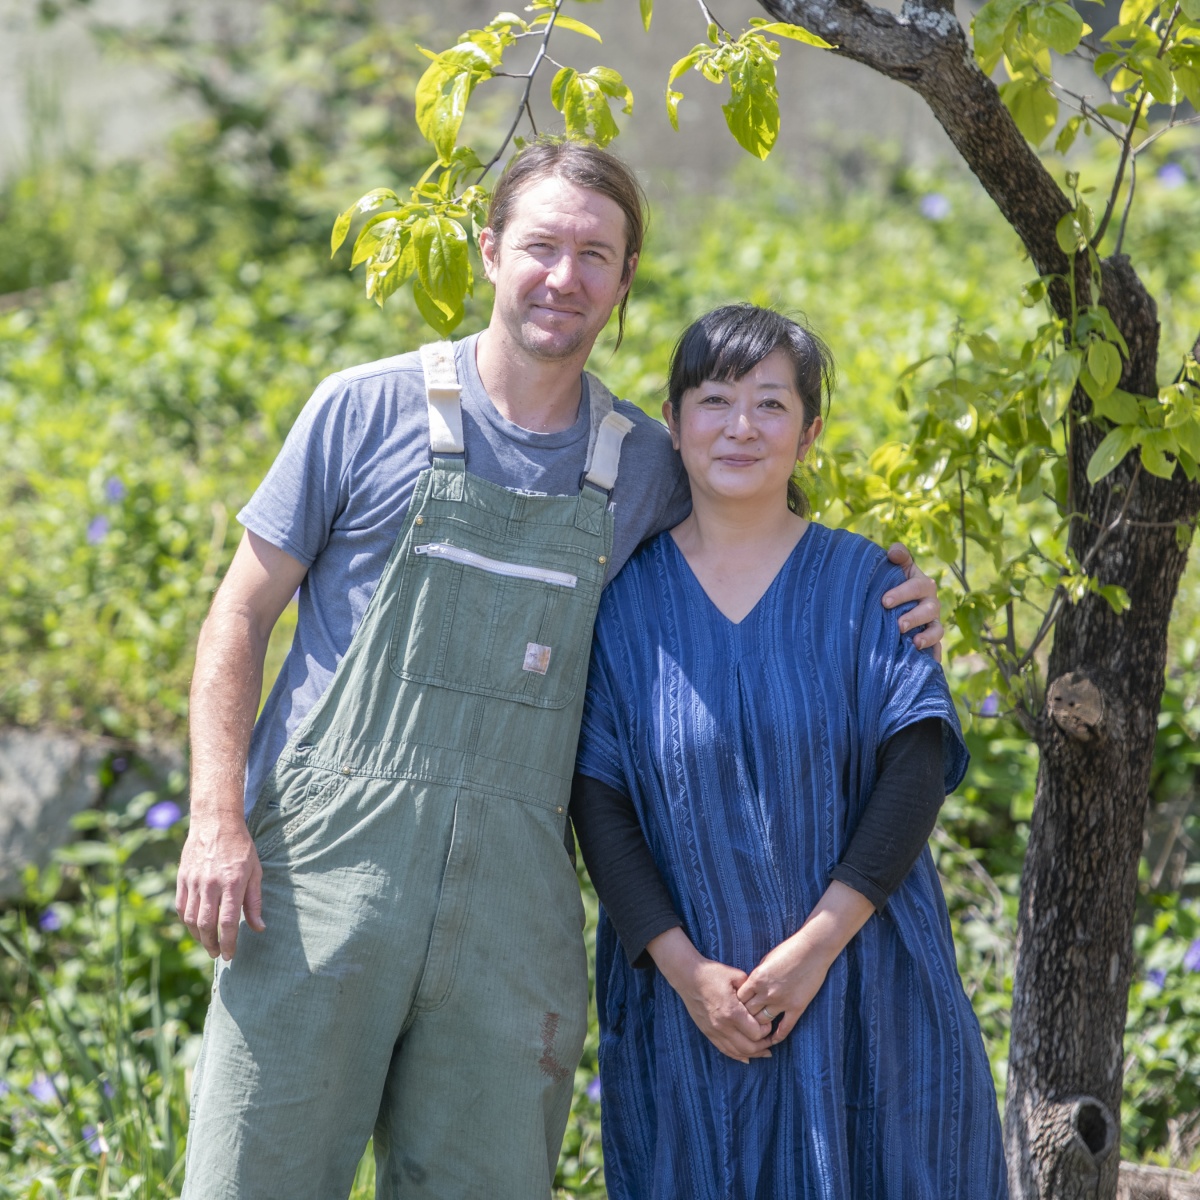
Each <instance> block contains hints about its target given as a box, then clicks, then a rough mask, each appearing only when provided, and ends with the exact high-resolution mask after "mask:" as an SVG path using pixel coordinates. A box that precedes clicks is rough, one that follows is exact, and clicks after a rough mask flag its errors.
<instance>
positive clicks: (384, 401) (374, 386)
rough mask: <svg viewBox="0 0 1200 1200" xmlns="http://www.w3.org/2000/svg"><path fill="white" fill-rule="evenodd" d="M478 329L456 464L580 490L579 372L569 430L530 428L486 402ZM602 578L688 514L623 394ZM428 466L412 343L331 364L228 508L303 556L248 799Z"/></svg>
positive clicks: (344, 634)
mask: <svg viewBox="0 0 1200 1200" xmlns="http://www.w3.org/2000/svg"><path fill="white" fill-rule="evenodd" d="M477 336H478V335H475V336H472V337H468V338H464V339H463V340H462V341H460V342H458V343H457V346H456V354H457V362H458V374H459V380H460V382H461V383H462V388H463V392H462V415H463V442H464V445H465V448H466V461H467V469H468V470H469V471H470V472H471V473H472V474H475V475H478V476H481V477H482V478H484V479H487V480H490V481H491V482H493V483H498V484H500V485H501V486H502V487H507V488H512V489H514V490H519V491H524V492H534V493H542V494H546V495H553V496H560V495H571V494H573V493H575V492H578V490H579V486H580V479H581V477H582V475H583V469H584V463H585V459H586V457H587V446H588V434H589V431H590V417H589V413H590V410H589V403H588V385H587V376H584V380H585V385H584V388H583V399H582V402H581V404H580V406H579V416H578V418H577V419H576V421H575V424H574V425H572V426H571V428H570V429H565V430H562V431H560V432H558V433H533V432H531V431H529V430H527V429H522V428H520V426H517V425H514V424H512V423H511V422H510V421H506V420H505V419H504V418H503V417H502V416H501V415H500V414H499V413H498V412H497V411H496V408H495V406H494V405H493V404H492V402H491V400H490V399H489V398H488V395H487V392H486V391H485V390H484V387H483V383H482V382H481V380H480V378H479V370H478V368H477V367H476V365H475V341H476V337H477ZM616 408H617V409H618V411H620V412H622V413H623V414H624V415H625V416H627V417H629V418H630V419H631V420H632V421H633V423H634V427H633V429H632V431H631V432H630V433H629V434H628V436H627V437H626V438H625V442H624V444H623V446H622V448H621V462H620V470H619V472H618V475H617V483H616V487H615V488H614V489H613V495H612V509H613V516H614V521H615V529H614V535H613V551H612V555H611V558H610V562H609V569H608V571H609V573H608V578H609V579H611V578H612V576H613V575H614V574H615V573H616V571H618V570H619V569H620V568H621V566H622V565H623V564H624V562H625V560H626V559H627V558H628V557H629V556H630V555H631V554H632V553H633V551H634V550H635V549H637V547H638V545H639V544H640V543H642V542H643V541H645V540H646V538H648V537H651V536H652V535H653V534H655V533H658V532H659V531H660V530H662V529H668V528H670V527H671V526H673V525H677V524H678V523H679V522H680V521H681V520H683V518H684V517H685V516H686V515H687V512H688V509H689V507H690V500H689V497H688V490H687V477H686V475H685V474H684V471H683V466H682V464H681V463H680V461H679V457H678V455H677V454H676V453H675V451H674V450H673V449H672V448H671V442H670V439H669V438H668V436H667V433H666V430H664V429H663V427H662V426H661V425H660V424H659V423H658V422H657V421H655V420H653V419H652V418H651V417H648V416H646V414H645V413H643V412H642V411H641V409H639V408H637V407H636V406H634V405H633V404H630V403H629V402H628V401H625V400H618V401H616ZM429 464H430V453H429V417H428V410H427V407H426V402H425V383H424V376H423V374H422V371H421V360H420V357H419V355H418V354H416V353H413V354H401V355H398V356H396V357H395V358H386V359H383V360H381V361H380V362H374V363H367V364H366V365H365V366H361V367H354V368H353V369H351V370H347V371H341V372H339V373H338V374H337V375H332V376H330V377H329V378H328V379H326V380H325V381H324V382H322V383H321V385H320V386H319V387H318V388H317V390H316V392H314V393H313V396H312V398H311V399H310V400H309V402H308V403H307V404H306V405H305V406H304V409H303V411H302V412H301V413H300V416H299V417H298V418H297V419H296V423H295V425H293V426H292V429H291V432H290V433H289V434H288V436H287V439H286V441H285V442H284V444H283V449H282V450H281V451H280V453H279V457H278V458H277V459H276V460H275V462H274V463H273V464H272V466H271V469H270V470H269V471H268V472H267V475H266V478H265V479H264V480H263V481H262V483H261V484H260V485H259V488H258V490H257V491H256V492H255V493H254V495H253V496H252V497H251V498H250V502H249V503H248V504H247V505H246V507H245V508H244V509H242V511H241V512H240V513H239V514H238V520H239V521H240V522H241V523H242V524H243V525H244V526H245V527H246V528H247V529H249V530H251V531H252V532H253V533H256V534H258V536H259V537H261V538H263V539H264V540H266V541H268V542H270V543H271V544H272V545H273V546H277V547H278V548H279V549H281V550H284V551H286V552H287V553H288V554H290V555H291V556H292V557H293V558H296V559H299V560H300V562H302V563H305V564H307V566H308V574H307V576H305V579H304V583H303V584H302V585H301V587H300V595H299V612H298V614H297V624H296V635H295V638H294V640H293V641H292V646H291V649H290V651H289V652H288V656H287V659H286V660H285V661H284V664H283V667H282V669H281V670H280V673H279V678H278V679H277V680H276V681H275V686H274V687H273V688H272V689H271V694H270V696H269V697H268V698H267V702H266V704H265V705H264V706H263V710H262V713H261V715H260V716H259V719H258V723H257V724H256V725H255V727H254V734H253V737H252V738H251V741H250V757H249V761H248V763H247V767H246V811H247V813H249V811H250V808H251V807H252V806H253V803H254V800H255V798H256V797H257V796H258V792H259V790H260V788H261V787H262V784H263V781H264V780H265V779H266V776H267V775H268V773H269V772H270V770H271V768H272V767H273V766H274V764H275V762H276V760H277V759H278V758H279V755H280V752H281V751H282V750H283V747H284V746H285V745H286V744H287V740H288V738H289V737H290V736H291V734H292V732H293V731H294V730H295V729H296V727H297V726H298V725H299V723H300V722H301V720H302V719H303V718H304V716H305V714H306V713H307V712H308V711H309V709H310V708H311V707H312V706H313V704H315V703H316V701H317V700H318V699H319V698H320V696H321V694H322V693H323V692H324V691H325V689H326V688H327V687H328V686H329V683H330V681H331V680H332V679H333V673H334V671H335V670H336V668H337V665H338V663H339V662H340V661H341V659H342V657H343V656H344V655H345V653H346V650H347V649H348V648H349V646H350V639H351V638H352V637H353V636H354V631H355V630H356V629H357V628H358V625H359V622H360V621H361V620H362V617H363V613H364V612H365V611H366V608H367V604H368V603H369V602H370V599H371V594H372V593H373V592H374V591H375V587H376V585H377V584H378V583H379V579H380V576H381V575H382V574H383V568H384V564H385V563H386V562H387V558H388V555H389V553H390V552H391V549H392V546H393V545H394V544H395V541H396V538H397V536H398V535H399V533H400V527H401V525H402V524H403V522H404V517H405V514H406V513H407V512H408V505H409V501H410V499H411V498H412V493H413V487H414V485H415V484H416V481H417V476H418V475H419V474H420V473H421V472H422V471H423V470H424V469H425V468H426V467H428V466H429Z"/></svg>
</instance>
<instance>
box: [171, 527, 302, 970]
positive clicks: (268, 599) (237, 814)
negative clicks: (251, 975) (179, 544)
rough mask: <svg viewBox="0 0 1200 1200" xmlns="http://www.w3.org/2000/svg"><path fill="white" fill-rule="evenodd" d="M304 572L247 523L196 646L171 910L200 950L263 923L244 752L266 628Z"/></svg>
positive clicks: (229, 945) (212, 949)
mask: <svg viewBox="0 0 1200 1200" xmlns="http://www.w3.org/2000/svg"><path fill="white" fill-rule="evenodd" d="M307 570H308V568H307V567H306V566H305V565H304V564H303V563H302V562H299V561H297V560H296V559H294V558H292V556H291V555H290V554H287V553H286V552H285V551H283V550H280V549H278V547H276V546H272V545H271V544H270V543H269V542H266V541H264V540H263V539H262V538H260V537H258V535H257V534H253V533H250V532H249V531H247V532H246V535H245V536H244V537H243V538H242V543H241V545H240V546H238V548H237V553H236V554H235V555H234V556H233V562H232V563H231V564H230V567H229V570H228V572H227V573H226V575H225V579H224V581H223V582H222V584H221V586H220V588H219V589H218V591H217V595H216V598H215V599H214V600H213V606H212V609H211V610H210V612H209V614H208V619H207V620H206V621H205V622H204V627H203V628H202V629H201V630H200V640H199V642H198V643H197V645H196V669H195V672H194V673H193V675H192V693H191V734H192V788H191V809H192V817H191V825H190V828H189V831H188V838H187V841H186V843H184V847H183V856H182V858H181V859H180V862H179V882H178V884H177V886H176V889H175V908H176V911H178V913H179V916H180V918H181V919H182V921H183V923H184V924H185V925H186V926H187V927H188V930H189V931H190V933H191V934H192V936H193V937H194V938H197V939H198V940H199V941H200V942H201V943H202V944H203V946H204V948H205V950H207V951H208V952H209V954H211V955H212V957H213V958H216V957H217V955H218V954H220V955H221V956H222V957H223V958H224V959H225V960H226V961H228V960H229V959H231V958H232V957H233V954H234V951H235V950H236V949H237V935H238V922H239V921H240V920H241V914H242V912H243V911H245V913H246V921H247V923H248V924H249V925H250V928H251V929H254V930H258V931H259V932H261V931H262V929H263V921H262V866H261V865H260V864H259V861H258V853H257V851H256V850H255V849H254V842H253V841H252V840H251V837H250V832H249V830H248V829H247V828H246V819H245V816H244V797H243V794H242V790H243V788H244V787H245V781H246V752H247V749H248V747H249V745H250V732H251V730H252V729H253V728H254V717H255V714H256V713H257V712H258V702H259V699H260V698H261V696H262V679H263V660H264V658H265V657H266V653H267V642H268V641H269V639H270V637H271V630H272V629H273V628H274V626H275V622H276V621H277V620H278V619H279V614H280V613H281V612H283V610H284V608H285V607H286V606H287V603H288V601H289V600H290V599H291V598H292V596H293V594H294V593H295V591H296V589H297V588H298V587H299V586H300V583H301V581H302V580H303V579H304V575H305V572H306V571H307Z"/></svg>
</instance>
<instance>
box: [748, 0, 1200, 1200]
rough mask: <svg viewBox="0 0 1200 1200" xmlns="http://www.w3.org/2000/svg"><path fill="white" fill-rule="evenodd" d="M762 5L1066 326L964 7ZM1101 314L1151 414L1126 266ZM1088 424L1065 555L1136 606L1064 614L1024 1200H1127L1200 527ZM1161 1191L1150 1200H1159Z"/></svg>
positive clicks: (1041, 838)
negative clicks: (1001, 247) (902, 101)
mask: <svg viewBox="0 0 1200 1200" xmlns="http://www.w3.org/2000/svg"><path fill="white" fill-rule="evenodd" d="M760 3H761V4H762V6H763V7H764V8H765V9H766V10H767V11H768V12H770V13H771V14H772V16H774V17H776V18H779V19H783V20H789V21H794V22H796V23H798V24H800V25H804V26H806V27H807V28H809V29H811V30H812V31H813V32H815V33H818V34H820V35H821V36H823V37H824V38H825V39H826V40H827V41H829V42H832V43H834V44H835V45H836V46H837V47H838V51H837V52H838V53H841V54H844V55H846V56H847V57H850V58H853V59H855V60H856V61H858V62H862V63H865V64H866V65H868V66H870V67H873V68H874V69H876V70H878V71H880V72H882V73H883V74H885V75H888V76H889V77H891V78H893V79H896V80H898V81H900V82H903V83H905V84H906V85H908V86H909V87H911V88H913V89H914V90H915V91H917V92H918V93H919V94H920V95H921V96H922V97H923V98H924V99H925V100H926V102H927V103H928V104H929V107H930V109H931V110H932V111H933V113H934V115H935V116H936V117H937V119H938V120H939V122H940V123H941V124H942V126H943V128H944V129H945V130H946V132H947V133H948V134H949V136H950V138H951V140H952V141H953V143H954V145H955V147H956V148H957V149H958V151H959V153H960V154H961V155H962V156H963V159H964V160H965V162H966V163H967V165H968V166H969V167H970V168H971V170H972V171H974V173H975V174H976V176H977V177H978V178H979V180H980V182H981V183H982V184H983V186H984V187H985V189H986V190H987V192H988V194H989V195H990V196H991V197H992V199H993V200H994V201H995V203H996V205H997V207H998V208H999V209H1000V211H1001V212H1002V213H1003V214H1004V216H1005V218H1006V219H1007V220H1008V222H1009V224H1010V225H1012V227H1013V229H1014V230H1015V231H1016V232H1017V234H1018V235H1019V236H1020V238H1021V240H1022V241H1023V242H1024V244H1025V246H1026V248H1027V249H1028V251H1029V254H1030V257H1031V258H1032V260H1033V262H1034V264H1035V267H1036V269H1037V271H1038V273H1039V274H1042V275H1047V274H1054V275H1057V276H1059V277H1060V279H1059V281H1058V283H1057V284H1055V285H1053V286H1052V287H1051V289H1050V296H1051V300H1052V302H1053V303H1054V306H1055V308H1056V309H1057V311H1058V313H1059V315H1060V316H1063V317H1068V318H1069V316H1070V306H1069V289H1068V288H1066V287H1065V286H1064V285H1063V284H1062V281H1061V280H1062V277H1063V276H1065V274H1066V272H1067V270H1068V269H1069V264H1068V260H1067V259H1066V257H1065V255H1064V254H1063V253H1062V251H1061V250H1060V249H1059V247H1058V245H1057V242H1056V240H1055V225H1056V223H1057V221H1058V219H1059V218H1060V217H1061V216H1062V215H1063V214H1064V213H1066V212H1068V211H1069V210H1070V208H1071V204H1070V202H1069V201H1068V199H1067V197H1066V196H1065V195H1063V193H1062V191H1061V190H1060V189H1059V188H1058V186H1057V184H1055V183H1054V181H1053V179H1052V178H1051V177H1050V175H1049V173H1048V172H1047V171H1046V169H1045V167H1044V166H1043V165H1042V163H1041V161H1040V160H1039V159H1038V157H1037V155H1036V154H1035V153H1034V151H1033V150H1032V149H1031V148H1030V147H1029V146H1028V145H1027V143H1026V142H1025V139H1024V138H1023V137H1022V136H1021V135H1020V133H1019V131H1018V130H1017V128H1016V126H1015V124H1014V123H1013V121H1012V119H1011V117H1010V116H1009V113H1008V112H1007V110H1006V109H1005V108H1004V105H1003V103H1002V101H1001V100H1000V97H999V93H998V92H997V90H996V88H995V86H994V85H993V84H992V82H991V81H990V80H989V79H987V78H986V77H985V76H984V75H983V73H982V72H981V71H979V69H978V68H977V67H976V65H975V63H974V61H973V58H972V55H971V51H970V49H969V47H968V45H967V41H966V37H965V34H964V33H963V30H962V27H961V26H960V25H959V23H958V21H957V19H956V18H955V17H954V14H953V11H952V8H951V7H950V0H924V2H923V3H914V2H913V0H905V3H904V4H903V6H902V8H901V10H900V13H899V15H896V14H894V13H891V12H888V11H885V10H882V9H877V8H872V7H871V6H870V5H869V4H866V3H864V2H863V0H760ZM1081 257H1082V256H1081ZM1080 282H1085V281H1084V280H1083V279H1081V280H1080ZM1081 294H1085V293H1081ZM1100 300H1101V302H1102V303H1103V304H1104V305H1105V306H1106V307H1107V308H1108V310H1109V312H1110V315H1111V316H1112V318H1113V320H1114V321H1115V323H1116V325H1117V327H1118V328H1119V329H1120V330H1121V332H1122V334H1123V335H1124V337H1125V338H1126V340H1127V341H1128V343H1129V350H1130V355H1129V360H1128V361H1127V362H1126V363H1125V369H1124V374H1123V377H1122V380H1121V387H1122V388H1124V389H1125V390H1126V391H1130V392H1134V393H1137V394H1141V395H1155V394H1157V390H1158V384H1157V379H1156V373H1157V364H1158V333H1159V330H1158V319H1157V314H1156V310H1155V305H1154V301H1153V299H1152V298H1151V297H1150V296H1149V295H1148V293H1147V292H1146V290H1145V288H1144V287H1143V285H1142V283H1141V281H1140V280H1139V279H1138V277H1137V275H1136V273H1135V272H1134V271H1133V269H1132V268H1131V266H1130V265H1129V261H1128V259H1125V258H1123V257H1118V258H1114V259H1111V260H1108V261H1106V262H1105V263H1104V269H1103V286H1102V293H1101V297H1100ZM1089 411H1090V406H1089V403H1088V400H1087V397H1086V396H1085V395H1084V394H1083V392H1082V391H1077V393H1076V395H1075V397H1074V398H1073V401H1072V414H1073V416H1072V438H1071V448H1070V460H1069V464H1068V465H1069V470H1070V473H1071V482H1072V492H1071V494H1072V496H1073V497H1074V507H1075V509H1076V510H1077V511H1078V512H1079V513H1081V514H1082V519H1079V518H1077V519H1076V520H1075V521H1073V522H1072V528H1071V534H1070V546H1071V549H1072V551H1073V552H1074V553H1075V555H1076V557H1077V560H1078V561H1080V562H1084V561H1087V562H1088V568H1087V569H1088V573H1089V574H1091V575H1092V576H1095V577H1097V578H1098V579H1099V580H1100V582H1101V583H1102V584H1119V585H1120V586H1121V587H1123V588H1124V589H1125V590H1126V591H1127V592H1128V594H1129V597H1130V600H1131V607H1130V608H1129V610H1128V611H1127V612H1125V613H1124V614H1122V615H1117V614H1115V613H1113V611H1112V610H1111V608H1110V607H1109V605H1108V603H1107V602H1106V601H1105V600H1103V599H1102V598H1101V597H1098V596H1095V595H1091V594H1089V595H1088V596H1087V597H1085V598H1084V599H1083V600H1082V601H1081V602H1080V603H1079V604H1077V605H1074V606H1068V607H1066V608H1065V609H1064V611H1063V612H1062V615H1061V616H1060V617H1059V619H1058V622H1057V625H1056V626H1055V630H1054V644H1053V650H1052V652H1051V655H1050V660H1049V670H1048V673H1047V682H1048V690H1047V696H1046V704H1045V707H1044V710H1043V711H1042V712H1041V713H1040V714H1039V715H1038V716H1037V717H1036V718H1035V719H1034V720H1033V721H1032V722H1031V724H1032V726H1033V728H1034V736H1035V737H1036V740H1037V743H1038V746H1039V749H1040V751H1041V760H1040V764H1039V770H1038V785H1037V797H1036V801H1035V805H1034V814H1033V821H1032V825H1031V828H1030V838H1029V850H1028V855H1027V858H1026V862H1025V869H1024V872H1023V874H1022V880H1021V900H1020V915H1019V922H1018V933H1017V966H1016V978H1015V980H1014V987H1013V1009H1012V1036H1011V1049H1010V1055H1009V1069H1008V1096H1007V1105H1006V1112H1005V1143H1006V1147H1007V1158H1008V1168H1009V1176H1010V1185H1011V1188H1012V1194H1013V1197H1014V1200H1035V1198H1037V1200H1076V1198H1077V1197H1078V1198H1079V1200H1083V1198H1084V1197H1086V1198H1087V1200H1114V1198H1115V1196H1116V1194H1117V1181H1118V1173H1119V1168H1120V1154H1119V1147H1120V1130H1119V1121H1120V1106H1121V1086H1122V1064H1123V1057H1124V1056H1123V1039H1124V1031H1125V1015H1126V1007H1127V1001H1128V993H1129V984H1130V977H1131V974H1132V970H1133V952H1132V925H1133V912H1134V901H1135V897H1136V884H1137V865H1138V859H1139V857H1140V855H1141V848H1142V822H1143V819H1144V816H1145V809H1146V801H1147V789H1148V786H1149V780H1150V768H1151V763H1152V760H1153V754H1154V740H1155V733H1156V729H1157V715H1158V709H1159V704H1160V701H1161V698H1162V691H1163V682H1164V669H1165V666H1166V661H1165V660H1166V647H1167V626H1168V622H1169V619H1170V615H1171V607H1172V604H1173V603H1174V599H1175V593H1176V590H1177V588H1178V584H1179V578H1180V575H1181V574H1182V572H1183V568H1184V565H1185V562H1186V558H1187V553H1186V550H1181V549H1180V548H1179V544H1178V541H1177V537H1176V522H1179V521H1183V522H1187V523H1188V524H1190V523H1191V522H1192V520H1193V519H1194V518H1195V516H1196V513H1197V510H1198V509H1200V492H1198V489H1197V488H1196V487H1195V486H1194V485H1191V484H1188V483H1187V482H1186V481H1185V480H1184V479H1183V478H1182V473H1181V472H1179V471H1178V470H1177V471H1176V477H1175V479H1173V480H1162V479H1158V478H1155V477H1153V476H1151V475H1149V474H1148V473H1147V472H1145V471H1143V470H1142V469H1141V467H1140V464H1139V463H1138V460H1137V456H1136V455H1133V456H1131V457H1130V458H1127V459H1126V461H1125V462H1124V463H1122V464H1121V465H1120V466H1119V467H1118V468H1117V470H1115V471H1114V472H1113V473H1111V474H1110V475H1109V476H1108V477H1106V478H1105V479H1103V480H1101V481H1100V483H1099V484H1097V485H1096V486H1095V487H1092V486H1090V485H1089V484H1088V482H1087V474H1086V468H1087V462H1088V459H1089V458H1090V457H1091V454H1092V452H1093V450H1094V449H1095V448H1096V446H1097V445H1098V444H1099V442H1100V440H1101V438H1102V437H1103V436H1104V432H1105V431H1104V430H1103V429H1101V428H1099V427H1098V426H1097V425H1094V424H1092V423H1091V422H1090V421H1089V420H1088V419H1087V418H1088V414H1089ZM1148 1178H1149V1177H1148V1176H1147V1177H1146V1178H1143V1179H1142V1180H1141V1183H1142V1184H1145V1186H1146V1187H1150V1186H1154V1187H1157V1186H1159V1184H1161V1183H1162V1180H1161V1179H1156V1181H1155V1182H1154V1183H1153V1185H1151V1184H1150V1183H1147V1179H1148ZM1130 1179H1132V1176H1129V1175H1128V1174H1127V1181H1128V1180H1130ZM1175 1182H1176V1183H1177V1182H1178V1181H1175ZM1166 1186H1173V1185H1172V1184H1171V1183H1170V1181H1168V1183H1167V1184H1166ZM1128 1194H1129V1195H1131V1196H1132V1195H1145V1196H1152V1195H1156V1194H1162V1195H1172V1194H1174V1193H1171V1192H1169V1191H1168V1192H1162V1191H1161V1188H1160V1190H1159V1192H1157V1193H1156V1192H1154V1191H1151V1190H1143V1191H1140V1192H1133V1191H1130V1192H1128ZM1180 1194H1186V1193H1180Z"/></svg>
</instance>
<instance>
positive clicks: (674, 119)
mask: <svg viewBox="0 0 1200 1200" xmlns="http://www.w3.org/2000/svg"><path fill="white" fill-rule="evenodd" d="M682 99H683V93H682V92H673V91H671V89H670V88H667V117H668V118H669V119H670V122H671V128H672V129H673V130H675V132H676V133H678V132H679V102H680V100H682Z"/></svg>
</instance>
